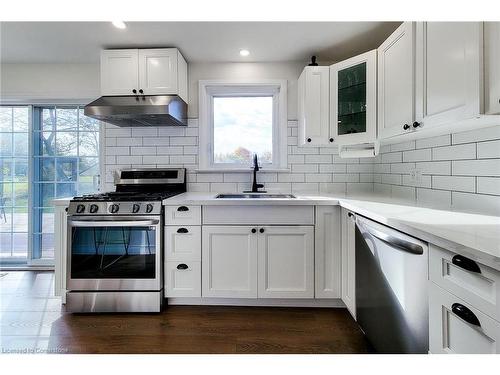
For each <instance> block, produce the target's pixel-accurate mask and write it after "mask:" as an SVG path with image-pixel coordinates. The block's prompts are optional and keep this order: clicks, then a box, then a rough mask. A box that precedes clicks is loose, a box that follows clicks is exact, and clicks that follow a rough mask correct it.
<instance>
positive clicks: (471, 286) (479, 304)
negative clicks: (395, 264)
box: [429, 246, 500, 321]
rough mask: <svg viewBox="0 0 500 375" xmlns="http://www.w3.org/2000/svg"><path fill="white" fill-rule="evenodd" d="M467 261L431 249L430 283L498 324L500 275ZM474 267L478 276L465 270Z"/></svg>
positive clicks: (436, 249)
mask: <svg viewBox="0 0 500 375" xmlns="http://www.w3.org/2000/svg"><path fill="white" fill-rule="evenodd" d="M454 258H455V259H454ZM470 261H471V260H470V259H467V258H464V257H461V256H460V255H458V256H457V254H455V253H452V252H451V251H448V250H445V249H442V248H440V247H437V246H431V249H430V259H429V274H430V280H431V281H433V282H435V283H436V284H438V285H439V286H441V287H442V288H443V289H445V290H447V291H449V292H451V293H453V294H455V295H456V296H458V297H460V298H462V299H463V300H465V301H466V302H468V303H470V304H471V305H473V306H474V307H475V308H477V309H479V310H480V311H482V312H484V313H485V314H487V315H489V316H491V317H492V318H494V319H496V320H499V321H500V305H499V300H500V287H499V284H500V272H498V271H497V270H494V269H493V268H490V267H487V266H485V265H483V264H481V263H477V262H474V261H472V263H471V262H470ZM460 265H462V266H460ZM464 267H465V268H464ZM474 267H477V270H478V271H480V272H474V271H471V270H467V269H466V268H470V269H474Z"/></svg>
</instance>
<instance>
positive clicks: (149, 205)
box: [146, 203, 153, 214]
mask: <svg viewBox="0 0 500 375" xmlns="http://www.w3.org/2000/svg"><path fill="white" fill-rule="evenodd" d="M151 211H153V205H152V204H151V203H148V204H147V205H146V212H147V213H148V214H149V213H150V212H151Z"/></svg>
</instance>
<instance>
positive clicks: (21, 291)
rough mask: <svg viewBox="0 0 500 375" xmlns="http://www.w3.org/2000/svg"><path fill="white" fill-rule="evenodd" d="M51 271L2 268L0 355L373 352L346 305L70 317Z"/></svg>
mask: <svg viewBox="0 0 500 375" xmlns="http://www.w3.org/2000/svg"><path fill="white" fill-rule="evenodd" d="M53 279H54V274H53V273H52V272H9V271H0V314H1V315H0V319H1V328H0V336H1V344H0V346H1V352H2V353H9V352H21V353H22V352H28V353H31V352H39V353H47V352H49V353H145V354H146V353H317V354H319V353H367V352H371V348H370V345H369V344H368V343H367V341H366V339H365V338H364V336H363V334H362V333H361V331H360V330H359V328H358V327H357V325H356V323H355V322H354V321H353V319H352V318H351V316H350V315H349V313H348V312H347V311H346V310H345V309H320V308H288V307H287V308H275V307H272V308H271V307H269V308H267V307H215V306H167V308H166V309H165V311H164V312H163V313H161V314H105V315H92V314H69V313H66V312H64V307H61V304H60V300H59V298H57V297H54V295H53V282H54V280H53Z"/></svg>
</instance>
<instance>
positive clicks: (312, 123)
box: [298, 66, 333, 146]
mask: <svg viewBox="0 0 500 375" xmlns="http://www.w3.org/2000/svg"><path fill="white" fill-rule="evenodd" d="M298 91H299V101H298V118H299V139H298V142H299V144H300V145H302V146H318V145H327V144H330V143H333V136H332V135H330V67H328V66H306V67H305V68H304V70H303V71H302V74H301V75H300V77H299V81H298Z"/></svg>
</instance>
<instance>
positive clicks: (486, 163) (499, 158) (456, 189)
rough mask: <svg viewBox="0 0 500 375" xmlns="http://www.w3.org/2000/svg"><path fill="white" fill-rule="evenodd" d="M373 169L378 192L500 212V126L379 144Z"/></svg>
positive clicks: (445, 205) (427, 203)
mask: <svg viewBox="0 0 500 375" xmlns="http://www.w3.org/2000/svg"><path fill="white" fill-rule="evenodd" d="M400 154H402V161H403V162H401V160H400ZM412 171H413V172H415V171H418V172H419V175H420V176H419V178H418V181H415V179H413V178H412V177H411V173H412ZM373 172H374V175H373V178H374V191H375V192H376V193H379V194H383V195H386V196H391V197H393V198H403V199H411V200H415V201H416V202H417V203H418V204H421V205H425V206H431V207H436V208H453V209H457V210H466V211H472V212H481V213H486V214H493V215H500V125H499V126H494V127H490V128H485V129H479V130H472V131H467V132H463V133H456V134H448V135H442V136H437V137H432V138H425V139H418V140H416V141H415V142H405V143H399V144H393V145H390V146H384V147H381V153H380V155H378V156H377V157H376V158H375V161H374V164H373Z"/></svg>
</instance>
